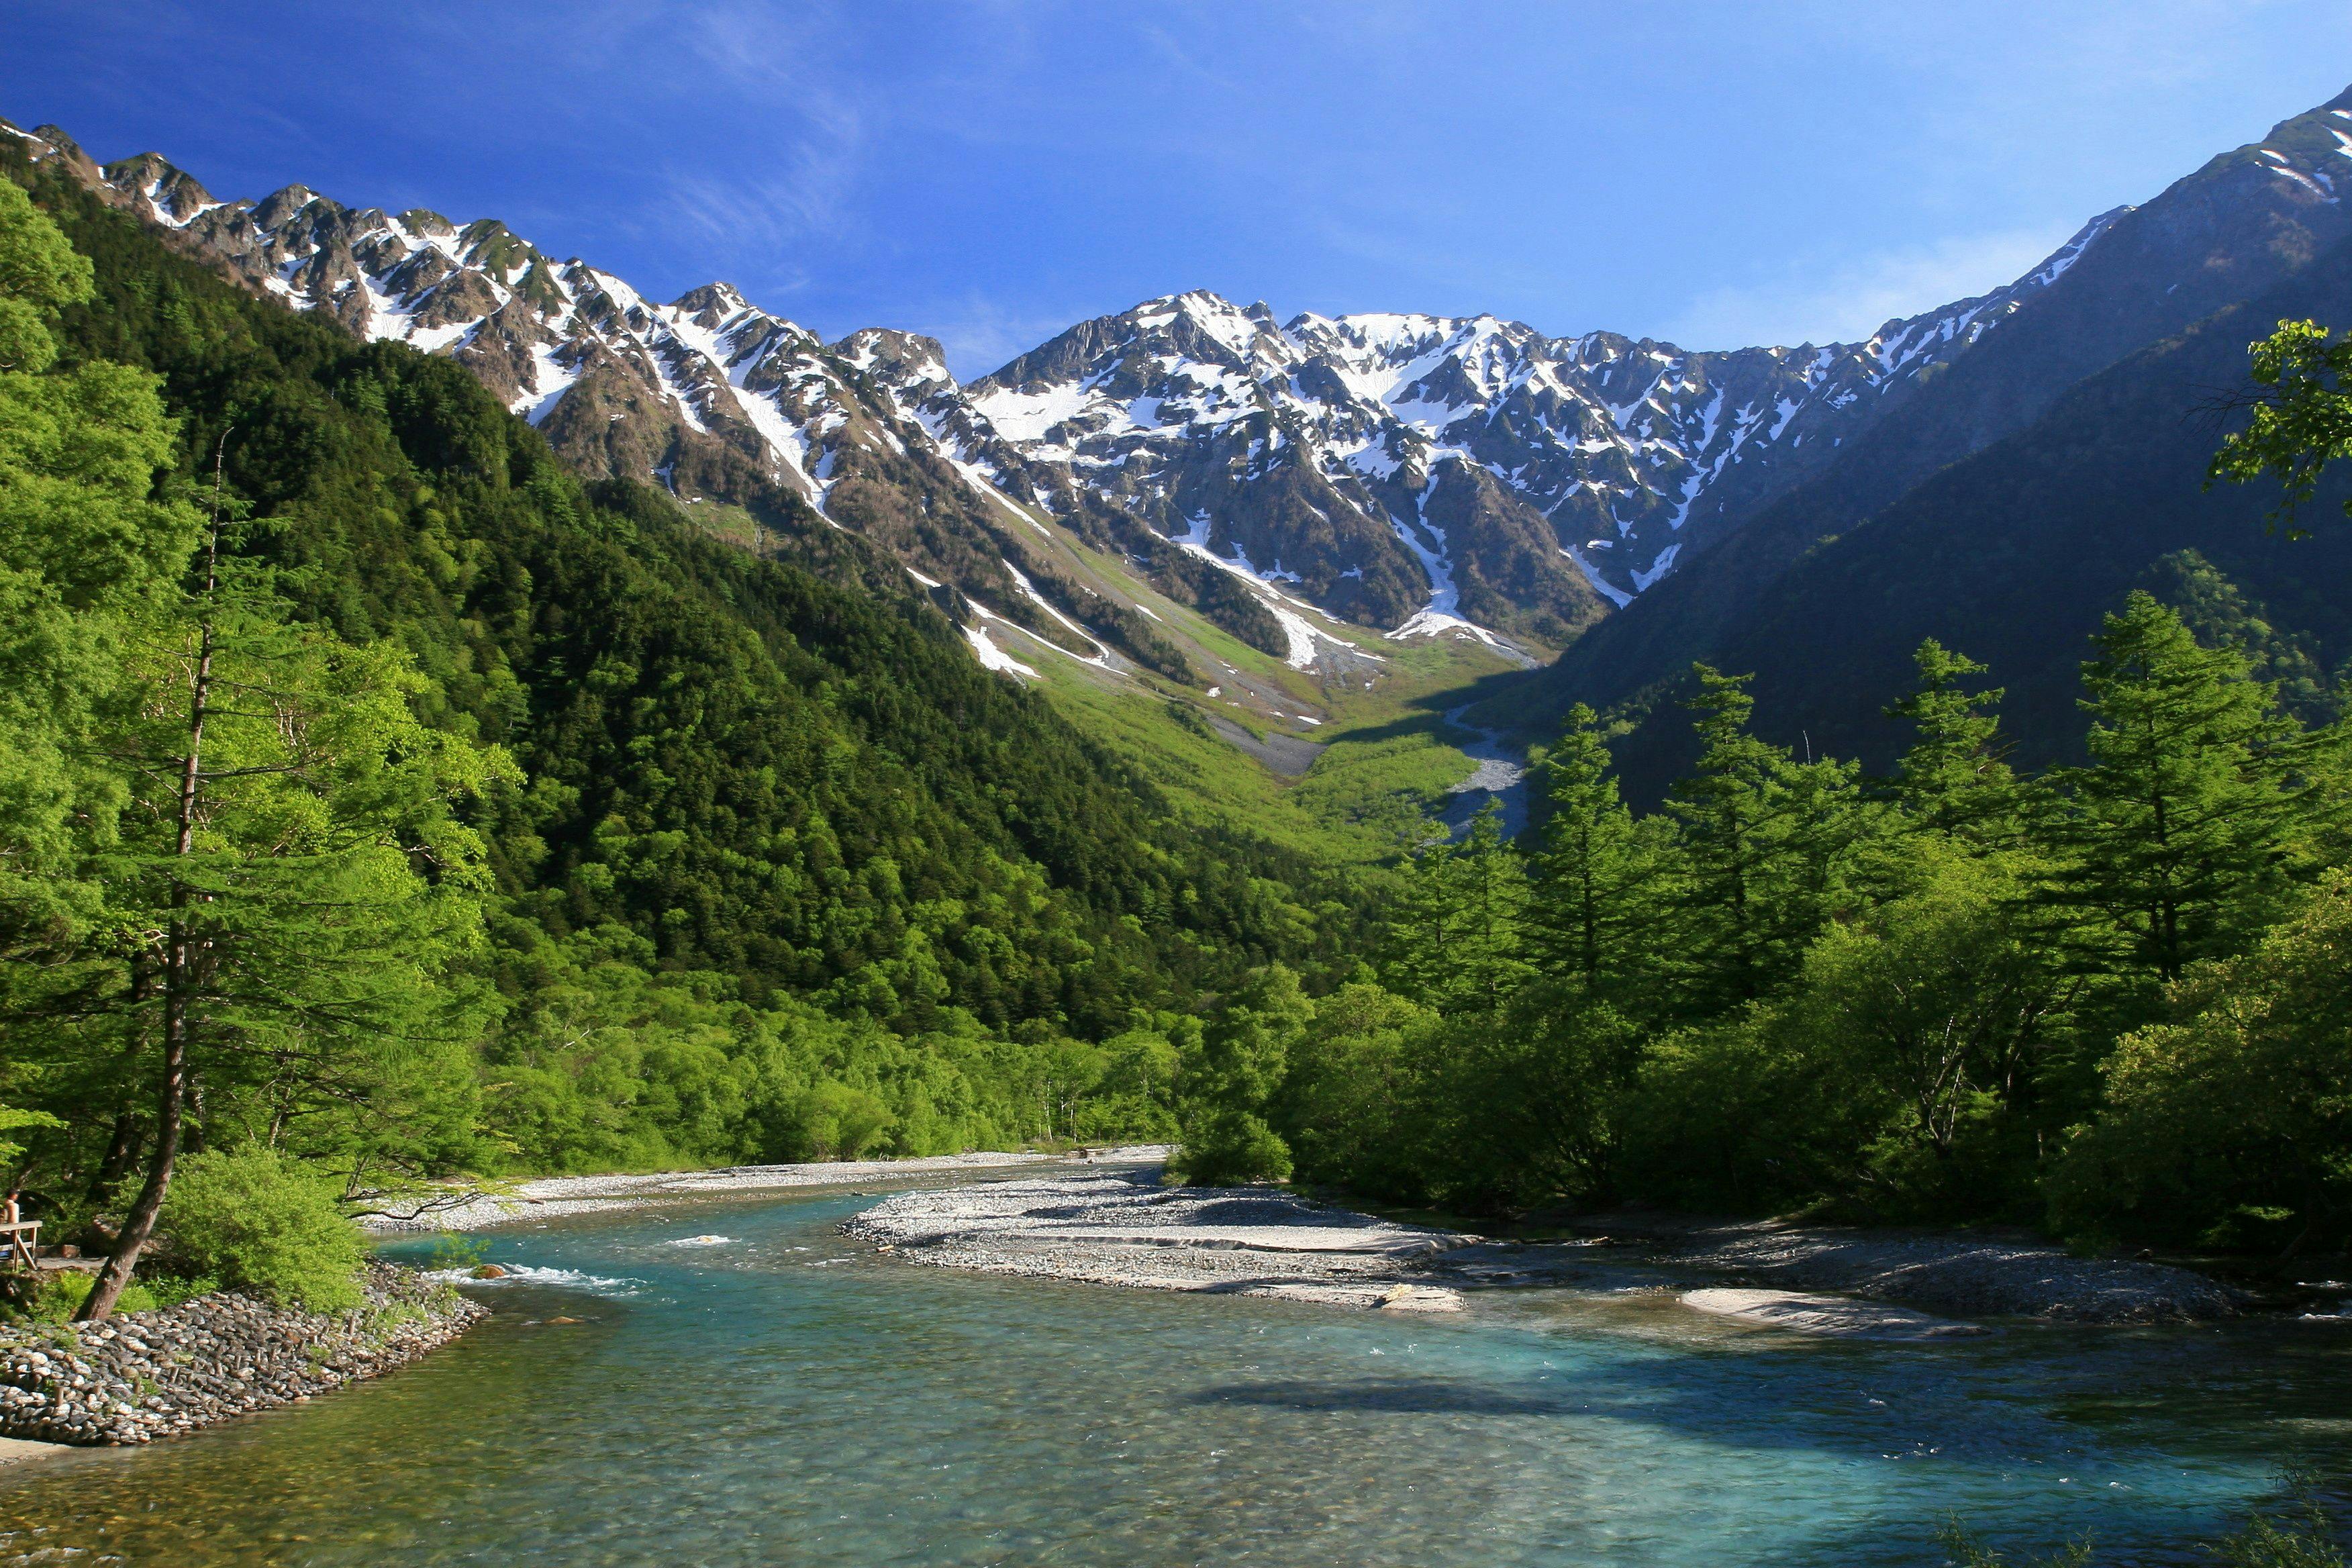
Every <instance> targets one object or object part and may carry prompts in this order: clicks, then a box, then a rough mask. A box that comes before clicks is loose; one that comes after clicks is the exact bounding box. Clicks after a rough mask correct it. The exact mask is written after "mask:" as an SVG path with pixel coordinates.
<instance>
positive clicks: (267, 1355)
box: [0, 1262, 486, 1446]
mask: <svg viewBox="0 0 2352 1568" xmlns="http://www.w3.org/2000/svg"><path fill="white" fill-rule="evenodd" d="M367 1269H368V1278H367V1305H366V1306H365V1307H364V1308H362V1309H361V1310H357V1311H353V1312H348V1313H344V1314H342V1315H341V1316H328V1315H325V1314H322V1313H316V1312H301V1311H291V1310H286V1309H283V1308H278V1307H272V1306H270V1305H269V1304H268V1302H266V1301H259V1300H254V1299H253V1298H251V1297H247V1296H241V1295H236V1294H234V1293H231V1292H226V1291H224V1292H220V1293H217V1294H215V1295H211V1296H201V1297H198V1298H197V1299H196V1300H192V1301H187V1302H184V1303H182V1304H181V1305H179V1306H177V1307H168V1308H164V1309H163V1310H159V1311H152V1312H131V1313H127V1314H125V1315H123V1316H121V1317H118V1318H115V1319H113V1320H111V1321H108V1322H105V1323H100V1324H95V1325H91V1324H83V1323H76V1324H73V1325H71V1326H69V1327H47V1326H41V1327H17V1328H0V1436H7V1437H18V1438H32V1439H37V1440H38V1441H41V1442H47V1443H74V1444H81V1445H85V1446H97V1445H110V1444H123V1443H147V1442H152V1441H153V1440H154V1439H156V1438H158V1437H171V1436H178V1435H180V1434H181V1433H184V1432H192V1431H194V1430H195V1429H196V1428H197V1427H200V1426H210V1425H212V1424H213V1423H214V1422H215V1421H226V1420H227V1419H228V1418H229V1417H230V1416H232V1415H244V1414H246V1413H247V1412H248V1411H254V1410H266V1409H268V1408H269V1407H271V1406H272V1405H284V1404H287V1403H289V1401H292V1400H297V1399H307V1398H309V1397H310V1395H311V1394H323V1393H325V1392H327V1391H328V1390H329V1389H332V1388H338V1387H341V1385H342V1384H346V1383H350V1382H352V1381H353V1380H355V1379H358V1378H362V1377H373V1376H374V1375H375V1374H376V1373H383V1372H389V1371H391V1370H392V1369H393V1368H394V1367H396V1366H399V1365H401V1364H403V1363H406V1362H410V1361H414V1360H415V1359H416V1358H417V1357H418V1356H420V1355H423V1354H424V1353H425V1352H426V1351H429V1350H431V1349H433V1348H434V1347H435V1346H436V1345H439V1344H443V1343H446V1342H448V1341H449V1340H451V1339H454V1338H456V1337H457V1335H458V1334H460V1333H463V1332H464V1331H466V1330H467V1328H469V1327H471V1326H472V1325H473V1324H474V1322H475V1321H477V1320H478V1319H479V1318H481V1317H483V1316H485V1315H486V1311H485V1309H483V1308H482V1307H479V1306H478V1305H476V1304H475V1303H474V1302H471V1301H468V1300H465V1299H464V1298H463V1297H461V1296H459V1295H457V1292H455V1291H454V1290H451V1289H448V1288H447V1287H446V1286H443V1285H436V1284H433V1283H431V1282H429V1281H426V1280H424V1279H419V1278H417V1276H416V1275H415V1274H414V1273H412V1272H410V1271H409V1270H407V1269H404V1268H394V1267H392V1266H391V1265H389V1264H384V1263H377V1262H371V1263H369V1264H368V1265H367Z"/></svg>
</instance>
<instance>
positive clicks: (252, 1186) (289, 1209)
mask: <svg viewBox="0 0 2352 1568" xmlns="http://www.w3.org/2000/svg"><path fill="white" fill-rule="evenodd" d="M163 1227H164V1228H165V1230H167V1231H168V1232H169V1234H170V1236H171V1238H172V1246H173V1250H174V1252H175V1253H176V1254H177V1257H178V1258H179V1260H180V1261H181V1262H182V1263H183V1264H184V1266H185V1267H187V1268H190V1269H193V1270H194V1271H195V1272H197V1273H201V1274H208V1275H211V1276H213V1277H214V1278H215V1279H219V1280H220V1282H221V1283H222V1284H224V1285H226V1286H229V1287H231V1288H233V1289H245V1290H249V1291H252V1292H253V1293H254V1294H256V1295H259V1296H262V1297H266V1298H267V1299H268V1300H271V1301H273V1302H275V1303H277V1304H278V1305H279V1306H281V1307H286V1306H298V1307H301V1308H303V1309H305V1310H309V1311H313V1312H341V1311H348V1310H351V1309H352V1308H353V1307H356V1306H358V1305H359V1304H360V1302H361V1300H362V1297H361V1293H360V1282H359V1269H360V1262H361V1259H362V1258H364V1257H365V1256H366V1248H365V1247H364V1246H363V1245H362V1243H361V1240H360V1236H359V1232H358V1231H357V1230H355V1229H353V1228H352V1224H351V1222H350V1221H349V1220H346V1219H345V1218H344V1217H343V1216H342V1215H341V1213H340V1212H338V1211H337V1209H336V1207H335V1201H334V1198H333V1196H332V1194H331V1193H330V1192H329V1191H328V1189H327V1187H326V1186H325V1185H324V1184H321V1183H320V1182H319V1181H318V1180H317V1179H316V1178H315V1177H313V1176H311V1175H310V1174H309V1173H306V1172H304V1171H303V1170H302V1169H301V1168H300V1167H299V1166H297V1165H295V1164H292V1163H289V1162H287V1161H284V1160H281V1159H279V1158H278V1155H277V1153H276V1152H274V1151H272V1150H268V1149H261V1148H253V1149H240V1150H237V1151H235V1152H223V1151H220V1150H206V1151H205V1152H203V1153H201V1154H195V1155H191V1156H190V1157H189V1158H188V1160H187V1161H186V1162H185V1163H183V1164H182V1165H181V1167H180V1174H179V1179H178V1180H177V1181H175V1182H173V1184H172V1194H171V1197H170V1198H169V1200H167V1201H166V1203H165V1204H164V1206H163Z"/></svg>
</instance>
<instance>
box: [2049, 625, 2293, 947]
mask: <svg viewBox="0 0 2352 1568" xmlns="http://www.w3.org/2000/svg"><path fill="white" fill-rule="evenodd" d="M2096 642H2097V645H2098V647H2099V657H2098V658H2095V659H2093V660H2091V661H2090V662H2089V663H2088V664H2086V665H2084V668H2083V684H2084V689H2085V696H2084V701H2083V706H2084V710H2085V711H2087V712H2088V713H2089V714H2090V715H2091V731H2090V752H2091V765H2090V766H2089V767H2087V768H2081V769H2071V770H2066V771H2064V772H2063V773H2060V774H2059V775H2058V776H2057V779H2056V781H2055V782H2056V783H2057V784H2058V786H2059V787H2060V788H2061V789H2062V790H2063V792H2064V793H2065V795H2066V801H2065V806H2064V809H2063V812H2062V814H2061V816H2060V817H2059V820H2058V823H2057V825H2056V828H2055V833H2054V837H2055V840H2056V846H2057V847H2058V849H2059V852H2060V854H2061V856H2062V857H2063V861H2062V865H2061V868H2060V870H2059V872H2058V878H2057V893H2056V896H2057V898H2058V900H2059V901H2061V902H2062V903H2063V905H2064V906H2065V907H2067V908H2069V909H2071V910H2074V911H2076V912H2077V914H2078V917H2079V923H2078V925H2077V931H2078V934H2079V937H2080V939H2081V940H2083V941H2084V942H2089V943H2092V944H2095V947H2096V949H2097V950H2098V952H2097V957H2096V958H2095V960H2094V962H2095V963H2101V964H2103V965H2106V966H2113V967H2117V968H2120V969H2123V970H2124V971H2126V973H2130V972H2137V973H2140V974H2144V975H2146V976H2147V977H2148V978H2149V979H2151V980H2154V981H2159V982H2161V981H2169V980H2172V979H2175V978H2177V977H2178V976H2179V974H2180V973H2181V971H2182V970H2183V969H2184V968H2186V967H2187V966H2188V965H2189V963H2193V962H2195V961H2197V960H2198V959H2200V958H2206V957H2210V956H2213V955H2215V954H2217V953H2220V952H2229V951H2232V950H2236V949H2239V948H2242V945H2243V943H2244V942H2246V940H2247V939H2248V938H2249V937H2250V936H2251V935H2252V933H2253V932H2254V931H2258V930H2260V929H2261V928H2262V927H2263V926H2264V925H2266V924H2268V923H2269V922H2270V921H2273V920H2274V919H2276V918H2277V916H2278V914H2279V913H2280V911H2281V909H2282V907H2283V905H2282V900H2283V898H2284V894H2285V890H2286V889H2287V888H2288V887H2289V886H2290V885H2291V882H2290V877H2289V873H2290V869H2291V868H2290V866H2289V864H2288V858H2289V856H2290V854H2291V851H2292V839H2293V837H2294V834H2295V832H2296V831H2297V829H2298V828H2299V827H2301V826H2305V819H2306V815H2307V810H2308V808H2310V807H2311V806H2312V805H2314V804H2315V803H2314V802H2312V801H2311V799H2310V798H2309V795H2310V789H2311V785H2312V781H2311V780H2310V779H2309V778H2308V777H2307V775H2306V773H2305V770H2304V768H2303V767H2302V766H2301V764H2302V763H2303V762H2304V760H2305V753H2306V752H2309V751H2310V749H2311V748H2310V746H2309V745H2308V744H2307V743H2306V742H2305V740H2304V736H2303V734H2302V731H2300V729H2299V728H2298V727H2297V726H2295V725H2294V722H2293V721H2290V720H2287V719H2285V718H2284V716H2283V715H2281V714H2280V713H2279V712H2278V711H2277V707H2276V703H2275V700H2274V699H2273V694H2272V693H2271V692H2270V691H2269V690H2268V689H2265V688H2263V687H2262V686H2260V685H2258V684H2256V683H2255V681H2254V680H2253V679H2252V676H2251V673H2250V672H2249V670H2248V669H2247V667H2246V660H2245V658H2244V657H2243V656H2242V654H2240V653H2238V652H2237V651H2236V650H2234V649H2231V648H2205V647H2200V646H2199V644H2198V643H2197V640H2196V639H2195V638H2194V637H2191V636H2190V635H2189V629H2188V627H2187V626H2184V625H2183V624H2182V623H2181V620H2180V617H2179V615H2178V614H2177V613H2176V612H2174V611H2172V610H2169V609H2168V608H2166V607H2165V606H2164V605H2160V604H2158V602H2157V601H2156V599H2155V598H2154V596H2152V595H2148V594H2146V593H2135V594H2133V595H2131V598H2130V599H2129V601H2128V602H2127V603H2126V605H2125V606H2124V608H2123V610H2122V611H2121V613H2119V614H2116V615H2112V616H2108V617H2107V620H2106V625H2105V629H2104V630H2103V631H2102V632H2101V633H2100V635H2099V637H2097V639H2096Z"/></svg>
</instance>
